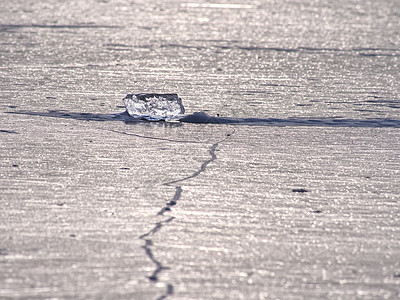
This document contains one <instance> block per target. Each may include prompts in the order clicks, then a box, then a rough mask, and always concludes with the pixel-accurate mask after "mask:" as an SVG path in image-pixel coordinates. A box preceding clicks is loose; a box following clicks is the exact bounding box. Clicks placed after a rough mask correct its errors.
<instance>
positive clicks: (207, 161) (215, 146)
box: [163, 128, 236, 186]
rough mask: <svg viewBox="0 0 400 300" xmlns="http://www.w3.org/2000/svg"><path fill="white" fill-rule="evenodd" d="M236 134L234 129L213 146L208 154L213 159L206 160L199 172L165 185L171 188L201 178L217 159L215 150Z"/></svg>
mask: <svg viewBox="0 0 400 300" xmlns="http://www.w3.org/2000/svg"><path fill="white" fill-rule="evenodd" d="M235 132H236V129H235V128H234V131H233V132H232V133H230V134H227V136H226V137H225V138H224V139H222V140H220V141H218V142H216V143H214V144H212V146H211V147H210V149H209V150H208V153H209V154H210V155H211V158H210V159H209V160H206V161H205V162H203V163H202V165H201V166H200V169H199V170H197V171H196V172H194V173H193V174H192V175H190V176H187V177H184V178H181V179H177V180H173V181H169V182H166V183H164V184H163V185H166V186H170V185H173V184H175V183H178V182H182V181H186V180H189V179H193V178H195V177H197V176H199V175H200V174H201V173H203V172H204V171H205V170H206V168H207V166H208V164H210V163H211V162H213V161H214V160H216V159H217V155H216V154H215V150H216V149H217V147H218V145H219V144H220V143H223V142H225V141H226V140H227V139H229V137H230V136H232V135H233V134H234V133H235Z"/></svg>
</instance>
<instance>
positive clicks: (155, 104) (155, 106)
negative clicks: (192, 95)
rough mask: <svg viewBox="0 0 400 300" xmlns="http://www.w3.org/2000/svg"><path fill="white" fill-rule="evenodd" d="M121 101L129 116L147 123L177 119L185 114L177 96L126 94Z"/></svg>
mask: <svg viewBox="0 0 400 300" xmlns="http://www.w3.org/2000/svg"><path fill="white" fill-rule="evenodd" d="M123 101H124V104H125V107H126V110H127V112H128V114H129V115H130V116H132V117H135V118H140V119H146V120H149V121H160V120H166V119H178V118H179V117H180V115H182V114H183V113H185V108H184V107H183V104H182V100H181V98H179V97H178V95H177V94H154V93H152V94H128V95H126V96H125V98H124V99H123Z"/></svg>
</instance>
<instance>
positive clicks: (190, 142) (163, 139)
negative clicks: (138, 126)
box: [107, 129, 204, 144]
mask: <svg viewBox="0 0 400 300" xmlns="http://www.w3.org/2000/svg"><path fill="white" fill-rule="evenodd" d="M107 131H111V132H115V133H120V134H125V135H130V136H135V137H139V138H144V139H149V140H158V141H167V142H174V143H185V144H204V143H203V142H198V141H183V140H173V139H166V138H160V137H153V136H146V135H140V134H136V133H128V132H125V131H118V130H112V129H108V130H107Z"/></svg>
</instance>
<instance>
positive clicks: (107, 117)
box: [6, 110, 400, 128]
mask: <svg viewBox="0 0 400 300" xmlns="http://www.w3.org/2000/svg"><path fill="white" fill-rule="evenodd" d="M6 113H9V114H17V115H18V114H19V115H29V116H41V117H52V118H64V119H75V120H84V121H99V122H104V121H120V122H121V121H122V122H125V123H128V124H140V123H143V122H149V121H147V120H143V119H139V118H133V117H131V116H130V115H129V114H128V113H127V112H126V111H125V112H122V113H117V114H93V113H78V112H69V111H64V110H50V111H48V112H33V111H15V112H6ZM179 121H180V122H177V121H175V122H173V123H170V122H165V121H157V122H158V123H163V124H170V125H179V124H180V123H196V124H235V125H253V126H280V127H283V126H306V127H310V126H317V127H395V128H400V120H398V119H385V118H381V119H344V118H286V119H279V118H265V119H264V118H230V117H214V116H209V115H207V114H206V113H204V112H195V113H193V114H190V115H187V116H184V117H182V118H180V119H179Z"/></svg>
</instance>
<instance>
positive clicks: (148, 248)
mask: <svg viewBox="0 0 400 300" xmlns="http://www.w3.org/2000/svg"><path fill="white" fill-rule="evenodd" d="M111 131H113V132H116V133H122V134H127V135H132V136H136V137H141V138H151V137H146V136H139V135H136V134H128V133H126V132H120V131H115V130H111ZM235 132H236V130H235V128H234V129H233V132H232V133H228V134H227V135H226V137H225V138H223V139H221V140H219V141H218V142H216V143H214V144H212V145H211V147H210V148H209V149H208V153H209V154H210V156H211V158H210V159H208V160H206V161H204V162H203V163H202V164H201V166H200V168H199V169H198V170H197V171H195V172H194V173H193V174H192V175H190V176H186V177H183V178H181V179H177V180H173V181H169V182H166V183H163V186H169V187H170V186H175V194H174V196H173V198H172V200H170V201H169V202H167V203H166V205H165V206H164V207H163V208H161V210H160V211H159V212H158V213H157V216H163V215H164V213H166V212H168V211H171V207H173V206H175V205H177V204H178V201H179V199H180V198H181V195H182V192H183V189H182V187H181V186H180V185H176V184H177V183H179V182H184V181H187V180H190V179H193V178H195V177H197V176H199V175H200V174H202V173H203V172H205V170H206V168H207V166H208V165H209V164H210V163H211V162H213V161H215V160H216V159H217V155H216V154H215V151H216V149H217V147H218V145H219V144H220V143H223V142H225V141H226V140H227V139H229V138H230V137H231V136H232V135H233V134H234V133H235ZM154 139H161V140H166V141H171V140H169V139H163V138H154ZM175 142H176V141H175ZM180 142H184V141H180ZM187 142H188V143H190V141H187ZM196 143H200V142H196ZM174 219H175V217H170V218H168V219H166V220H163V221H160V222H157V223H156V224H155V226H154V227H153V228H152V229H150V230H149V231H148V232H147V233H145V234H143V235H141V236H140V237H139V238H140V239H142V240H144V242H145V245H143V246H142V248H143V249H144V251H145V253H146V256H147V257H148V258H149V259H150V260H151V261H152V262H153V264H154V265H155V269H154V271H153V273H152V274H151V275H150V276H148V279H149V280H151V281H154V282H156V281H158V280H159V279H158V277H159V274H160V273H161V272H162V271H164V270H169V269H170V268H169V267H167V266H164V265H163V264H162V262H161V261H160V260H159V259H158V258H157V257H156V256H155V255H154V253H153V250H152V247H154V243H153V241H152V239H150V238H149V237H150V236H153V235H155V234H156V233H157V232H159V231H160V230H161V229H162V227H163V226H164V225H166V224H168V223H171V222H172V221H173V220H174ZM173 293H174V286H173V284H171V283H168V284H167V290H166V292H165V294H163V295H161V296H160V297H159V298H157V300H162V299H166V298H167V297H169V296H171V295H173Z"/></svg>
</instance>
